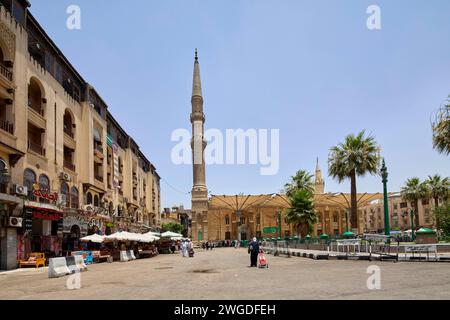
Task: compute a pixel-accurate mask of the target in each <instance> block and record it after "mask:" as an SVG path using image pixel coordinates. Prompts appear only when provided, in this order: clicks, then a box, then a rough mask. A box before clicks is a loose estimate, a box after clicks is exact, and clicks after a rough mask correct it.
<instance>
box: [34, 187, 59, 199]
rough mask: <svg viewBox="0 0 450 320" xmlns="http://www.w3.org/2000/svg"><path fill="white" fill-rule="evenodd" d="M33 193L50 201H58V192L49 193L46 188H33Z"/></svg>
mask: <svg viewBox="0 0 450 320" xmlns="http://www.w3.org/2000/svg"><path fill="white" fill-rule="evenodd" d="M33 194H34V195H35V196H36V197H38V198H43V199H46V200H49V201H52V202H56V201H58V193H57V192H55V193H50V191H48V190H41V189H35V190H34V192H33Z"/></svg>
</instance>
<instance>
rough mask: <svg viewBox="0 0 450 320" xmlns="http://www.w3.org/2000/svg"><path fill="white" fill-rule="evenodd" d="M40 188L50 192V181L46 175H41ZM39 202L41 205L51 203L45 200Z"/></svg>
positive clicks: (41, 199)
mask: <svg viewBox="0 0 450 320" xmlns="http://www.w3.org/2000/svg"><path fill="white" fill-rule="evenodd" d="M39 188H40V189H41V190H45V191H48V192H50V179H49V178H48V177H47V176H46V175H45V174H41V175H40V176H39ZM39 202H41V203H49V202H50V201H49V200H47V199H44V198H40V199H39Z"/></svg>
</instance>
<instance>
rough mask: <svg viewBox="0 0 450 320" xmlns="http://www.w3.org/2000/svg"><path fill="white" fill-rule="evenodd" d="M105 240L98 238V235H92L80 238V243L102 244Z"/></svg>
mask: <svg viewBox="0 0 450 320" xmlns="http://www.w3.org/2000/svg"><path fill="white" fill-rule="evenodd" d="M104 240H105V237H104V236H99V235H98V234H93V235H91V236H87V237H84V238H81V241H84V242H89V241H90V242H95V243H103V241H104Z"/></svg>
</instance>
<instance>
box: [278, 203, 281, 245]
mask: <svg viewBox="0 0 450 320" xmlns="http://www.w3.org/2000/svg"><path fill="white" fill-rule="evenodd" d="M278 238H281V210H279V211H278Z"/></svg>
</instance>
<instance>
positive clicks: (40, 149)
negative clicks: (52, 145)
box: [28, 141, 45, 157]
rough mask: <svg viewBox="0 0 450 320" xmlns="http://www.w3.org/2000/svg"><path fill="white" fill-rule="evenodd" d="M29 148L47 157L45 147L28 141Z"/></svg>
mask: <svg viewBox="0 0 450 320" xmlns="http://www.w3.org/2000/svg"><path fill="white" fill-rule="evenodd" d="M28 150H31V151H33V152H35V153H37V154H40V155H41V156H44V157H45V148H44V147H43V146H41V145H39V144H37V143H33V142H31V141H28Z"/></svg>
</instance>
